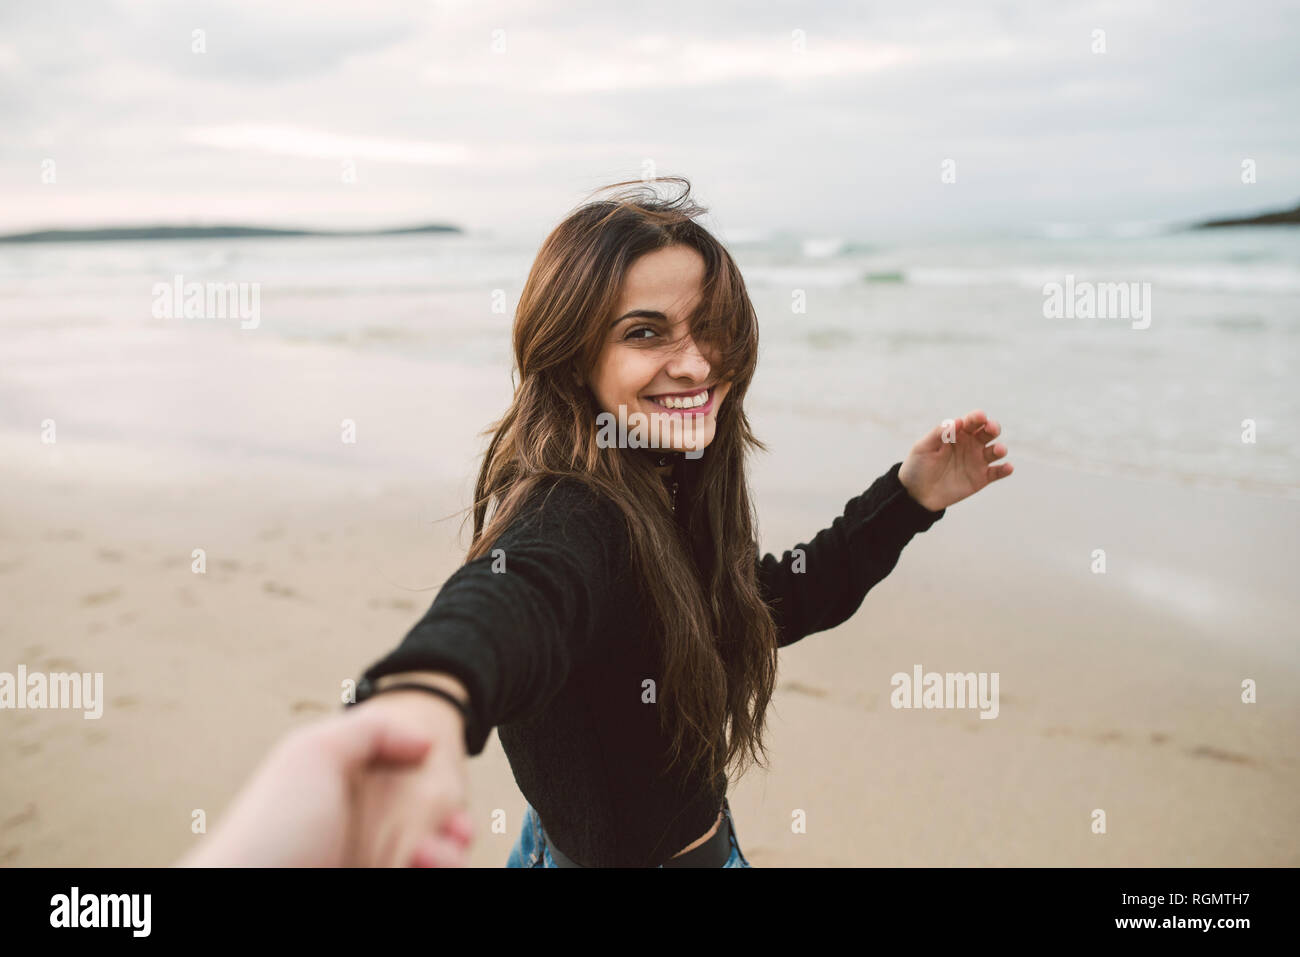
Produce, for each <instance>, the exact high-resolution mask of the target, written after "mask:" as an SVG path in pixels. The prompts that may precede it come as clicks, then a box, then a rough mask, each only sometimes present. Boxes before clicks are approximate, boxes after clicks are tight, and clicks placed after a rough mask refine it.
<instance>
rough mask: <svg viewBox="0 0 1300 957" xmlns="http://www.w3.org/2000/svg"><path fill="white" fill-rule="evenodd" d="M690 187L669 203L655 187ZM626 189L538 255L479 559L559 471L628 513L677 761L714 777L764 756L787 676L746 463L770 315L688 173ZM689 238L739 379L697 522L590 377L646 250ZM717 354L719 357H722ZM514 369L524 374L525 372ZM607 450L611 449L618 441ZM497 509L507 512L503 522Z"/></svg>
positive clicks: (694, 471)
mask: <svg viewBox="0 0 1300 957" xmlns="http://www.w3.org/2000/svg"><path fill="white" fill-rule="evenodd" d="M661 182H667V183H670V184H678V185H680V186H681V187H683V188H682V190H681V192H680V194H679V195H678V196H676V197H662V196H660V195H659V194H658V193H657V192H656V191H655V190H654V189H653V187H652V185H651V184H653V183H661ZM618 187H628V188H627V189H623V190H622V191H620V192H618V193H617V194H615V195H614V196H613V197H612V198H609V199H605V200H600V201H592V202H589V203H587V204H585V205H582V206H579V207H578V208H576V209H575V210H574V211H573V212H572V213H570V214H569V216H568V217H567V218H565V219H564V221H563V222H561V223H560V225H559V226H557V227H556V228H555V229H554V231H552V232H551V234H550V235H549V236H548V237H547V239H546V241H545V242H544V243H543V244H542V247H541V249H540V251H539V252H538V255H537V259H536V261H535V262H534V263H533V267H532V270H531V271H530V273H529V276H528V281H527V283H526V284H525V285H524V289H523V292H522V295H521V297H520V300H519V306H518V311H517V312H516V315H515V323H514V353H515V365H516V370H517V372H518V375H519V381H518V384H517V385H516V386H515V393H514V399H513V401H512V403H511V405H510V408H509V410H508V411H507V412H506V413H505V415H504V416H503V417H502V418H501V419H500V420H499V421H497V422H495V423H494V424H493V425H492V426H490V427H489V428H488V429H487V430H486V431H485V432H484V433H483V434H484V435H491V436H492V439H491V442H490V444H489V445H488V448H487V452H486V454H485V457H484V461H483V466H482V469H481V471H480V472H479V477H478V482H477V485H476V488H475V494H474V537H473V540H472V543H471V546H470V549H469V553H468V556H467V558H466V561H467V562H468V561H473V560H475V559H476V558H479V557H481V556H483V555H485V554H487V553H488V552H489V550H490V548H491V546H492V543H493V542H494V541H495V540H496V539H497V537H498V536H499V535H500V534H501V533H502V532H503V531H504V530H505V529H506V528H507V527H508V526H509V525H510V523H511V522H512V521H513V520H514V518H515V517H516V515H517V514H518V513H519V510H520V509H521V508H522V506H523V504H524V502H525V501H526V500H527V498H528V497H529V495H530V494H531V493H532V491H533V490H534V489H536V488H537V487H538V486H539V485H540V484H542V483H544V482H546V481H547V480H548V477H557V476H567V477H571V478H576V479H578V480H580V481H582V482H583V483H584V484H585V485H587V486H588V487H589V488H590V489H591V490H593V491H594V492H595V493H597V494H598V495H602V496H604V497H605V498H607V499H609V500H610V501H612V502H613V503H614V504H616V505H617V506H618V508H619V509H620V510H621V512H622V513H623V515H624V518H625V521H626V527H627V530H628V534H629V537H630V540H631V542H632V546H633V547H632V551H633V562H634V569H635V573H636V574H637V575H638V576H639V582H640V584H641V586H642V587H643V589H644V592H645V593H646V595H647V597H648V599H649V601H648V602H647V606H646V610H647V612H648V614H649V615H650V616H651V621H652V622H653V628H652V633H654V634H657V635H659V636H660V639H661V642H662V644H661V648H660V655H661V661H662V665H663V683H662V686H661V687H660V688H659V689H658V690H659V703H660V705H661V706H662V707H661V708H660V721H661V726H662V727H663V729H664V731H665V733H666V735H667V736H669V737H670V738H671V741H672V746H671V754H672V759H671V766H675V765H676V764H677V762H678V761H679V760H686V761H687V762H688V767H689V770H690V771H691V772H694V771H696V770H697V769H698V768H701V767H703V768H704V769H705V770H706V771H707V772H708V773H709V774H710V775H713V776H716V775H717V774H719V773H724V774H725V773H726V772H727V770H728V769H729V768H731V767H732V765H733V764H735V765H736V772H737V775H739V774H743V773H744V771H745V769H746V768H747V767H748V766H749V764H750V759H751V758H752V759H753V760H754V761H757V763H758V764H759V765H760V766H761V765H763V763H764V760H763V759H764V758H765V757H766V749H765V747H764V744H763V740H762V737H763V729H764V716H765V714H766V712H767V706H768V703H769V701H770V700H771V697H772V692H773V687H774V685H775V682H776V665H777V660H776V655H777V650H776V649H777V645H776V641H777V631H776V625H775V623H774V622H773V619H772V615H771V613H770V611H769V610H768V608H767V606H766V605H765V604H764V603H763V600H762V596H761V593H760V591H759V587H758V580H757V561H758V543H757V537H756V523H755V520H754V517H753V514H752V508H751V504H750V498H749V491H748V485H747V481H746V471H745V459H746V455H747V454H748V452H749V450H750V449H761V450H766V446H764V445H763V444H762V443H761V442H759V441H758V439H757V438H755V437H754V435H753V433H752V432H751V430H750V426H749V421H748V419H747V418H746V416H745V411H744V400H745V393H746V391H747V390H748V388H749V384H750V382H751V380H752V379H753V375H754V368H755V365H756V363H757V358H758V319H757V315H756V314H755V311H754V306H753V303H752V302H751V301H750V299H749V294H748V292H747V291H746V289H745V283H744V280H743V279H742V278H741V275H740V270H739V269H738V268H737V267H736V264H735V262H734V261H733V260H732V258H731V255H730V254H729V253H728V252H727V250H726V249H725V248H723V246H722V245H721V243H719V242H718V240H717V239H715V238H714V237H713V236H712V235H711V234H710V233H709V232H707V231H706V230H705V229H704V228H703V227H702V226H700V225H698V224H697V223H695V222H694V218H695V217H697V216H700V215H702V214H703V213H705V212H707V209H706V208H704V207H702V206H699V205H698V204H697V203H696V202H695V201H694V200H693V199H692V198H691V196H690V183H689V181H687V180H686V179H684V178H681V177H663V178H660V179H656V180H650V181H644V182H643V181H641V180H634V181H627V182H621V183H614V184H612V185H610V186H606V187H603V188H602V189H601V190H597V191H596V192H597V193H600V192H604V191H606V190H612V189H615V188H618ZM674 244H681V245H685V246H689V247H691V248H693V249H695V250H697V251H698V252H699V253H700V255H701V256H702V257H703V259H704V262H705V266H706V271H705V275H704V279H703V281H702V288H701V296H700V300H699V304H698V305H697V307H696V308H695V309H694V310H693V311H692V313H691V315H690V316H689V317H688V324H689V329H690V334H691V336H692V338H693V339H694V340H695V342H696V344H697V345H698V346H699V348H700V349H701V351H703V352H704V353H705V354H706V355H715V356H717V357H719V361H718V363H717V364H715V365H714V366H713V368H712V370H711V372H712V373H713V375H714V376H715V377H716V378H717V379H726V380H729V381H730V383H731V388H730V391H729V392H728V393H727V395H726V398H725V400H724V401H723V403H722V405H721V407H720V409H719V412H718V418H717V427H716V431H715V434H714V438H713V439H712V441H711V442H710V443H709V445H708V446H707V447H706V448H705V449H704V450H703V455H702V457H700V458H698V459H695V460H689V459H688V460H687V461H686V463H684V464H685V465H687V466H689V468H690V469H691V472H690V473H689V474H690V480H689V481H686V482H683V483H682V485H683V491H684V492H685V493H686V494H684V495H683V496H682V501H680V502H679V503H678V506H677V507H678V509H679V510H684V514H683V516H682V520H683V521H682V525H683V528H684V529H685V531H683V528H679V527H678V525H677V523H676V521H675V519H674V516H673V514H672V512H671V509H670V503H669V500H668V493H667V491H666V490H665V488H664V484H663V481H662V480H661V478H660V477H659V475H658V474H657V472H656V471H655V468H654V463H653V462H652V461H651V459H650V458H649V456H647V455H646V454H645V453H644V452H627V451H624V450H621V449H617V448H602V447H600V445H598V443H597V433H598V423H597V417H598V415H600V413H601V412H602V411H603V410H602V409H601V408H600V407H599V406H598V404H597V401H596V398H595V396H594V395H593V394H592V393H591V391H590V389H588V388H587V386H585V385H579V377H581V380H582V381H583V382H586V381H588V375H589V374H590V372H591V370H592V369H593V367H594V365H595V362H596V359H597V357H598V356H599V355H600V352H601V349H602V348H603V346H604V344H605V342H606V340H607V338H608V336H609V327H610V323H611V322H612V320H613V319H614V318H615V315H614V313H615V311H616V309H617V308H618V305H619V300H620V292H621V289H622V286H623V278H624V275H625V274H626V273H627V271H628V269H629V268H630V267H631V266H632V264H633V263H634V262H635V261H636V260H637V258H638V257H640V256H643V255H645V254H646V253H650V252H653V251H655V250H658V249H662V248H664V247H665V246H670V245H674ZM710 350H712V351H710ZM512 376H513V373H512ZM606 444H607V443H606ZM489 505H491V506H493V508H492V516H491V519H490V521H486V523H485V520H486V518H487V512H488V507H489Z"/></svg>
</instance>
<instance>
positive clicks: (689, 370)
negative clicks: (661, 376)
mask: <svg viewBox="0 0 1300 957" xmlns="http://www.w3.org/2000/svg"><path fill="white" fill-rule="evenodd" d="M712 368H713V366H712V365H711V364H710V363H709V360H708V359H706V358H705V356H704V353H702V352H701V351H700V349H699V347H698V346H697V345H696V344H695V340H694V339H693V338H691V337H690V336H686V337H685V339H684V340H683V342H682V345H681V348H679V349H677V350H675V351H674V352H673V354H672V356H671V357H670V358H669V360H668V362H667V364H666V365H665V366H664V370H665V371H666V372H667V373H668V374H669V375H670V376H672V377H673V378H674V379H685V378H694V379H707V378H708V377H709V372H710V371H711V370H712Z"/></svg>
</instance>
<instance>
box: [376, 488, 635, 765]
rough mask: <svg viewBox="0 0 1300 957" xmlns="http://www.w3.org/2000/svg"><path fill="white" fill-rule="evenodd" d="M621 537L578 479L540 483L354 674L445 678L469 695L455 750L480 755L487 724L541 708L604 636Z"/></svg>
mask: <svg viewBox="0 0 1300 957" xmlns="http://www.w3.org/2000/svg"><path fill="white" fill-rule="evenodd" d="M626 534H627V533H626V528H625V525H624V523H623V516H622V513H621V512H619V510H618V508H617V506H615V505H614V504H613V503H612V502H609V501H607V500H605V499H603V498H601V499H598V498H597V496H596V495H595V494H594V493H593V492H591V491H590V490H589V489H588V488H587V487H586V486H585V485H583V484H582V483H580V482H577V481H576V480H573V479H567V478H562V479H559V480H557V481H554V482H549V483H545V484H543V485H542V486H541V487H540V488H539V489H537V490H535V491H534V493H533V497H531V498H530V499H529V501H528V503H527V505H526V506H525V508H524V509H523V510H522V511H521V512H520V514H519V516H518V517H516V519H515V521H514V522H512V523H511V524H510V526H509V527H508V528H507V529H506V530H505V531H504V532H503V533H502V534H501V535H500V536H498V538H497V540H496V542H494V543H493V545H492V547H491V548H490V549H489V550H488V553H487V554H485V555H484V556H482V557H481V558H478V559H475V560H474V561H472V562H468V563H466V564H464V565H462V566H461V567H460V568H458V569H457V570H456V571H455V572H454V573H453V574H452V575H451V577H450V578H448V579H447V581H446V582H445V583H444V584H443V586H442V588H441V589H440V590H439V592H438V595H437V597H436V598H435V599H434V602H433V606H432V607H431V608H430V609H429V610H428V612H426V613H425V615H424V617H423V618H421V619H420V621H419V622H418V623H417V624H416V625H415V626H414V627H413V628H412V629H411V630H410V632H409V633H408V634H407V635H406V637H405V638H404V639H403V640H402V642H401V644H400V645H399V646H398V647H397V648H396V649H395V650H394V651H392V652H391V653H390V654H389V655H388V656H386V657H385V658H383V659H381V660H380V661H378V662H376V663H375V664H373V665H371V666H370V668H368V669H367V670H366V672H365V677H366V678H368V679H369V680H370V681H372V682H373V681H376V680H378V679H379V678H382V677H384V676H385V675H390V674H396V673H398V672H405V671H441V672H445V673H447V674H451V675H454V676H455V677H457V678H458V679H460V681H462V682H463V683H464V685H465V688H466V690H467V691H468V692H469V710H470V713H471V716H472V719H471V720H470V721H469V722H467V723H466V728H465V745H466V751H467V753H468V754H471V755H476V754H479V753H481V752H482V751H483V748H484V747H485V745H486V743H487V738H488V734H489V732H490V731H491V729H492V728H493V727H495V726H496V725H499V724H505V723H507V722H511V721H516V720H520V719H523V718H526V717H528V716H530V715H532V714H533V713H535V712H536V711H538V710H540V709H541V708H542V707H544V706H545V705H546V703H547V702H549V701H550V700H551V698H552V697H553V696H554V695H556V694H557V693H558V692H559V691H560V689H561V688H562V687H563V685H564V683H565V681H566V679H567V678H568V676H569V674H570V673H571V672H572V670H573V669H574V667H575V666H576V665H578V664H579V663H581V662H582V661H584V660H586V659H587V657H588V656H589V655H590V654H591V653H592V651H593V649H594V647H595V646H596V644H597V643H598V641H599V640H600V639H601V637H602V636H603V635H604V634H606V630H605V628H604V627H603V626H604V622H605V621H606V620H607V612H608V611H609V610H610V603H611V602H613V601H617V592H616V590H615V588H614V580H615V578H616V577H617V576H618V574H619V572H620V570H621V569H622V568H623V566H624V564H625V562H624V555H625V554H626V551H625V548H624V545H625V543H626V541H627V538H626ZM503 563H504V564H503Z"/></svg>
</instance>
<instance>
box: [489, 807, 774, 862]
mask: <svg viewBox="0 0 1300 957" xmlns="http://www.w3.org/2000/svg"><path fill="white" fill-rule="evenodd" d="M524 807H525V811H524V824H523V827H522V828H521V829H520V832H519V840H517V841H515V846H514V847H513V848H512V849H511V851H510V858H509V859H508V860H507V861H506V867H559V865H558V864H556V863H555V859H554V858H553V857H551V849H550V847H548V846H547V840H546V832H545V831H544V830H542V821H541V818H539V817H538V816H537V812H536V811H535V810H533V806H532V805H531V804H527V803H525V805H524ZM722 813H723V814H725V815H726V816H727V824H728V825H730V827H731V856H730V857H728V858H727V863H725V864H723V865H722V866H723V867H750V866H752V865H751V864H750V863H749V861H747V860H745V855H744V854H743V853H741V850H740V842H739V841H738V840H737V839H736V824H735V821H734V820H732V817H731V806H730V805H729V804H728V803H727V801H726V799H723V802H722Z"/></svg>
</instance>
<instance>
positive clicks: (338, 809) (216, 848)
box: [178, 706, 469, 867]
mask: <svg viewBox="0 0 1300 957" xmlns="http://www.w3.org/2000/svg"><path fill="white" fill-rule="evenodd" d="M435 738H436V735H435V734H433V733H430V732H428V731H426V730H424V729H422V728H420V727H419V726H417V725H415V724H413V723H412V722H410V721H409V720H402V719H401V716H399V715H398V714H396V713H394V712H392V711H389V710H387V709H383V708H367V707H366V706H361V707H358V708H355V709H353V710H351V711H347V712H344V713H342V714H339V715H336V716H333V717H329V718H325V719H323V720H320V721H316V722H313V723H312V724H309V725H304V726H303V727H300V728H297V729H296V730H294V731H292V732H290V733H289V734H288V735H287V736H285V737H284V738H282V739H281V740H280V741H279V742H278V743H277V744H276V745H275V747H274V748H273V749H272V750H271V752H270V753H269V754H268V755H267V756H266V758H265V760H264V761H263V762H262V765H261V766H260V767H259V768H258V770H257V771H256V772H255V773H254V775H253V777H252V778H251V779H250V780H249V781H248V783H247V784H246V785H245V786H244V788H243V790H242V791H240V793H239V794H238V796H237V797H236V798H235V801H234V803H233V804H232V805H231V807H230V809H229V811H227V813H226V816H225V818H223V819H222V820H221V822H220V823H219V825H218V827H217V828H216V830H215V831H214V833H212V834H210V835H208V836H207V837H205V838H203V839H202V841H201V843H200V844H199V846H198V847H196V848H195V849H194V850H192V851H190V852H189V853H188V854H187V855H185V856H184V857H183V858H182V859H181V860H180V861H179V862H178V865H179V866H182V867H346V866H353V865H358V864H364V863H367V862H368V860H367V859H368V858H369V857H370V855H369V853H368V849H367V848H365V847H364V846H363V845H361V844H359V842H358V841H357V840H356V832H357V829H358V822H359V819H360V816H361V815H360V810H359V807H360V804H361V801H360V800H359V793H360V791H361V789H362V788H363V786H364V782H365V781H366V780H367V779H371V778H374V777H375V776H377V775H383V774H391V773H393V772H392V770H391V769H392V768H394V767H397V768H401V767H408V768H409V767H418V766H420V765H421V764H422V763H423V762H425V761H426V760H427V756H428V754H429V751H430V745H431V744H434V743H435ZM461 750H462V751H463V750H464V746H463V745H462V746H461ZM443 825H444V833H446V834H447V835H450V836H452V837H454V839H455V840H456V841H457V842H458V843H459V845H461V846H463V845H464V844H467V843H468V841H469V833H468V830H469V822H468V820H467V819H466V818H465V816H464V812H463V811H458V812H457V813H456V814H454V815H451V816H449V817H448V818H447V819H446V820H445V821H444V822H443Z"/></svg>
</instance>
